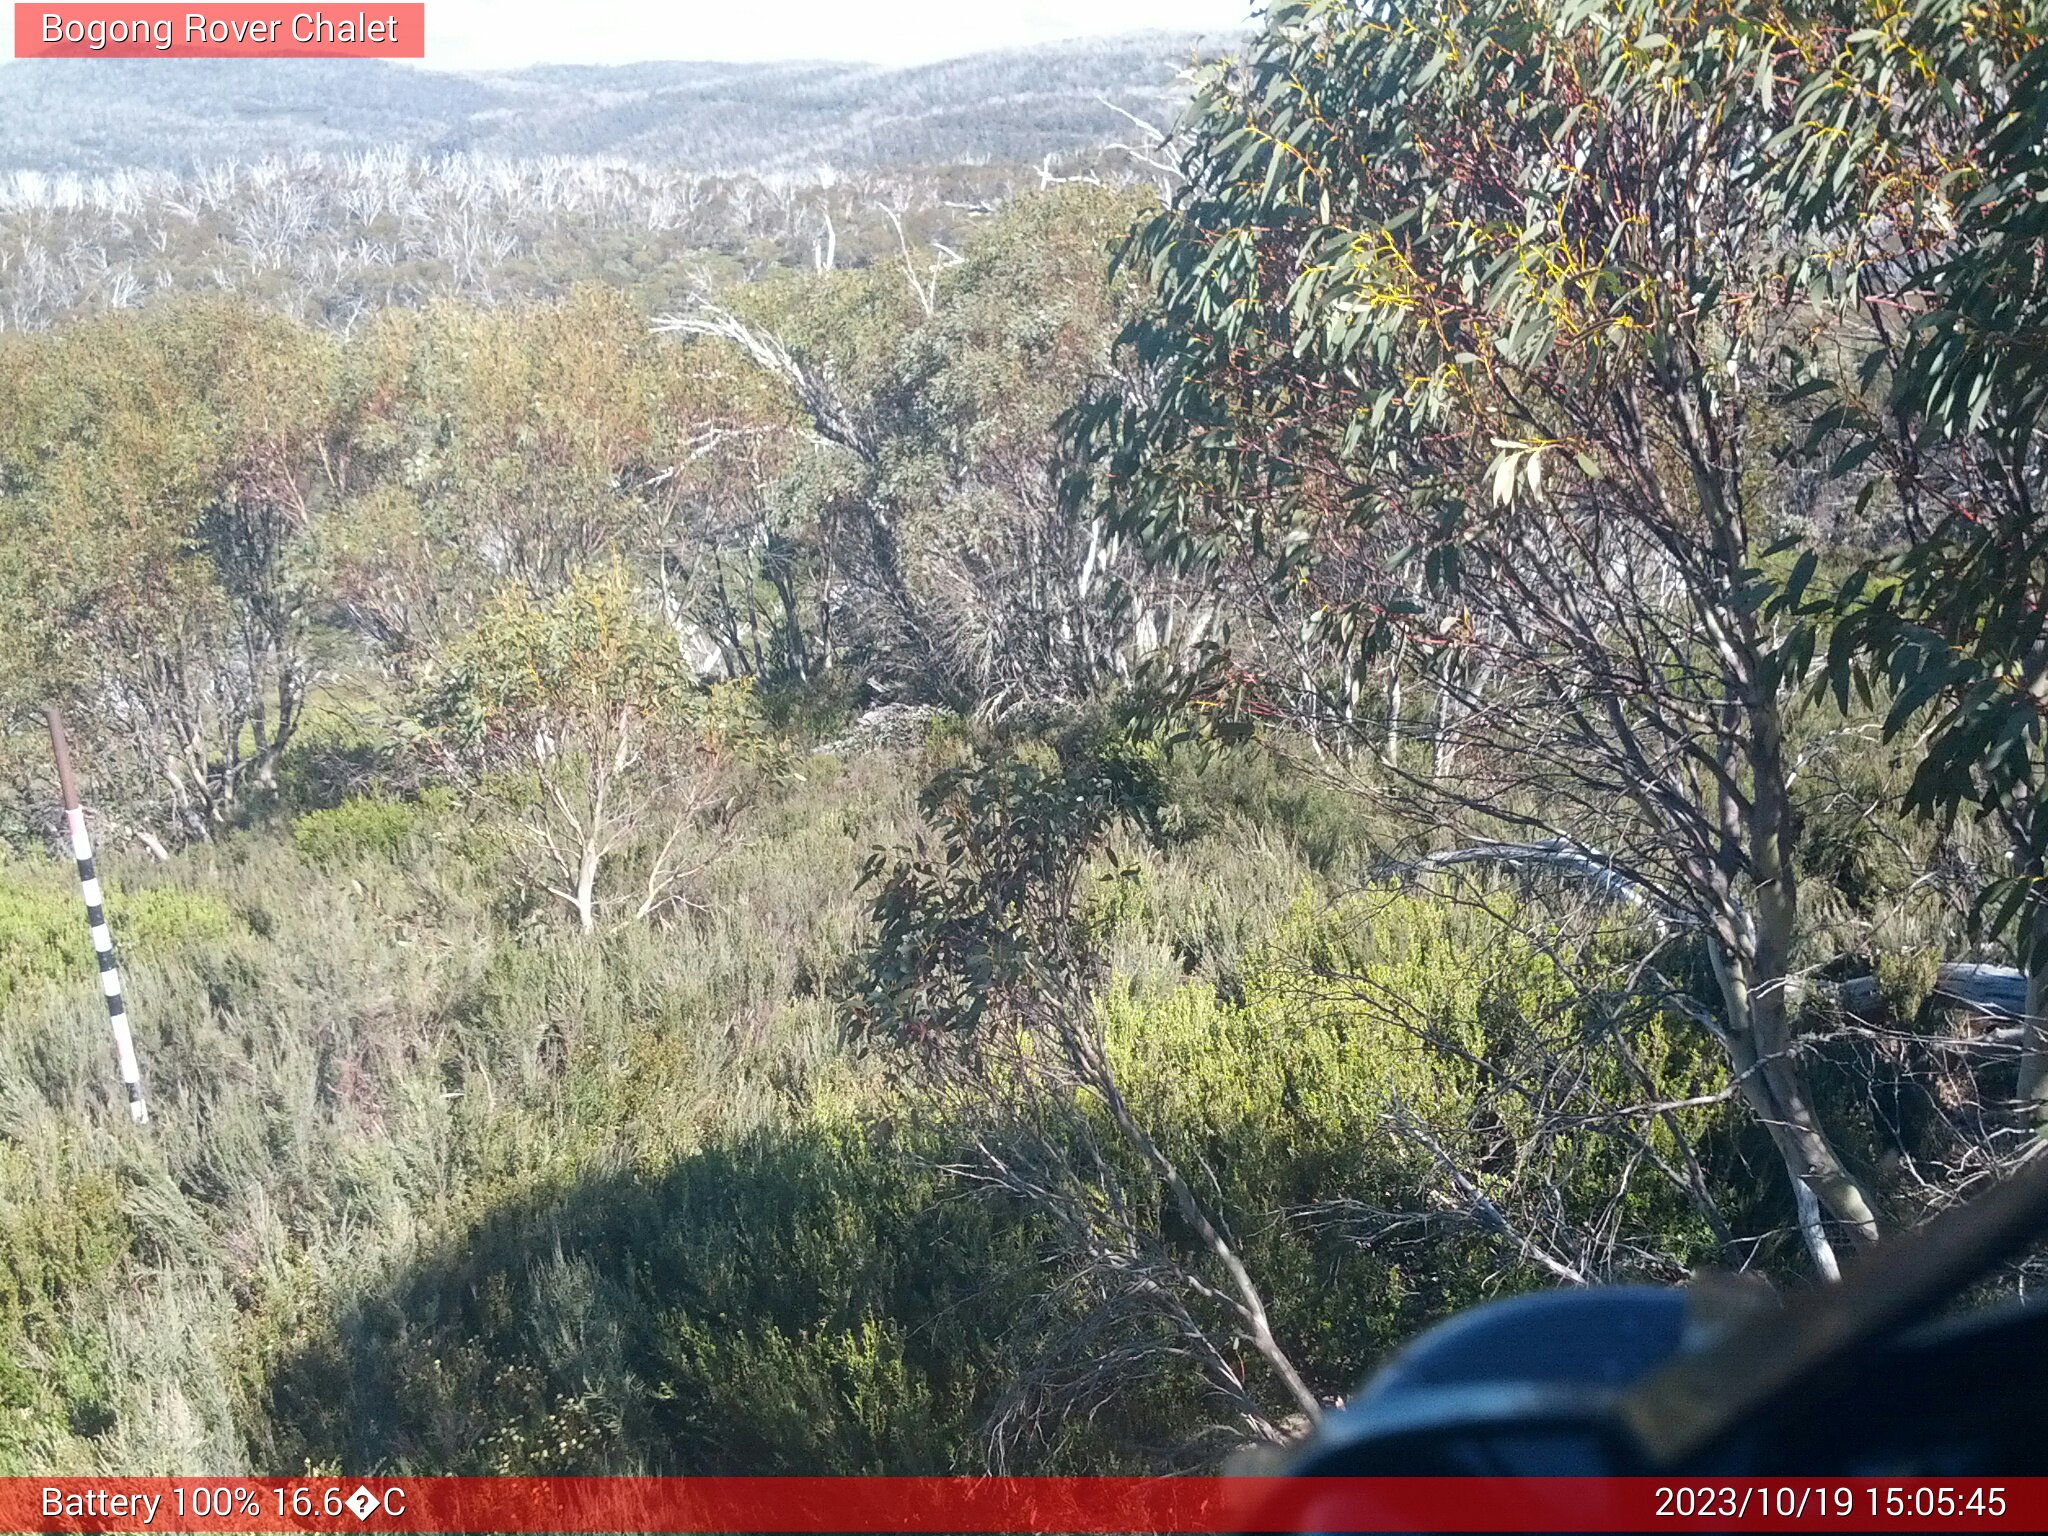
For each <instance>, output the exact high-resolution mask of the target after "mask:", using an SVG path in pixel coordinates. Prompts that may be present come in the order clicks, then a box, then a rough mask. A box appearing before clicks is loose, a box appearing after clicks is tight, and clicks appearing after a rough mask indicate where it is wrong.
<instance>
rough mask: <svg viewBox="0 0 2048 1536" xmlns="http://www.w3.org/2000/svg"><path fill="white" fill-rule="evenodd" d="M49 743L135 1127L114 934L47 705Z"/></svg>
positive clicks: (138, 1070)
mask: <svg viewBox="0 0 2048 1536" xmlns="http://www.w3.org/2000/svg"><path fill="white" fill-rule="evenodd" d="M49 714H50V745H51V747H52V748H54V749H55V751H56V754H57V787H58V789H59V790H61V791H62V793H63V796H64V825H65V828H66V829H67V830H68V831H69V832H70V834H71V854H72V857H73V858H75V859H77V860H78V887H79V892H80V894H81V895H83V896H84V897H85V920H86V922H87V923H88V924H89V925H91V928H92V948H93V953H94V955H95V956H97V957H98V959H99V964H100V991H101V993H103V994H104V995H105V997H106V999H107V1022H108V1023H109V1024H110V1025H112V1026H113V1030H114V1055H115V1056H116V1057H117V1058H118V1059H119V1061H120V1064H121V1081H122V1083H123V1084H124V1085H125V1086H126V1087H127V1089H128V1114H129V1116H130V1117H131V1118H132V1119H133V1120H134V1121H135V1123H136V1124H137V1125H146V1124H148V1123H149V1105H148V1104H147V1103H146V1102H144V1100H143V1097H142V1065H141V1063H140V1062H138V1061H137V1060H136V1059H135V1037H134V1035H133V1034H132V1033H130V1031H129V1028H128V1009H127V1005H126V1004H125V1003H124V1002H123V1001H122V999H121V973H120V971H118V970H117V969H115V966H114V936H113V934H112V933H111V932H109V931H108V929H107V912H106V906H105V903H104V899H103V898H102V896H101V893H100V879H99V875H98V873H97V871H95V870H94V868H93V862H92V835H91V834H90V833H88V832H87V831H86V829H85V808H84V807H83V806H81V805H80V804H79V803H78V780H77V779H76V778H74V777H73V776H72V773H71V747H70V744H69V743H68V742H66V740H65V739H64V713H63V711H62V710H60V709H58V708H57V707H56V706H55V705H52V706H51V707H50V711H49Z"/></svg>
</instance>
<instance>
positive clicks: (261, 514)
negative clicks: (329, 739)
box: [0, 302, 354, 839]
mask: <svg viewBox="0 0 2048 1536" xmlns="http://www.w3.org/2000/svg"><path fill="white" fill-rule="evenodd" d="M0 388H4V389H5V392H6V394H7V396H8V399H9V402H10V407H11V408H10V410H9V411H8V412H7V413H6V421H5V425H4V427H0V487H4V490H5V496H4V513H0V515H4V517H5V520H6V528H5V537H4V538H0V624H4V627H5V629H6V632H7V634H8V636H9V645H10V648H11V649H12V652H13V666H12V667H11V668H10V671H11V674H12V675H11V678H10V684H11V687H12V690H13V691H14V692H16V693H17V694H25V695H27V696H28V698H27V700H25V702H39V703H40V702H48V701H50V700H53V699H56V700H62V701H63V702H64V703H65V704H66V705H67V707H68V709H69V712H70V713H71V715H72V716H73V718H74V720H75V721H76V722H77V723H78V725H79V727H80V729H81V732H82V734H83V735H84V737H85V738H86V740H87V742H88V744H89V745H90V744H91V743H94V742H98V743H101V744H104V745H105V746H107V747H108V748H110V749H111V752H110V755H109V757H108V758H107V759H105V760H104V761H103V762H102V763H101V764H100V765H99V767H100V772H99V774H98V778H99V782H100V784H101V785H102V786H103V787H105V788H110V789H111V788H114V787H115V786H116V785H118V786H119V788H118V790H117V791H116V793H115V794H113V795H111V796H110V797H109V798H110V799H111V800H114V801H117V802H124V804H123V807H122V808H123V809H124V810H125V811H127V812H128V813H130V815H131V817H133V818H135V819H136V820H135V824H136V826H137V829H138V830H143V831H146V830H147V823H148V821H149V820H151V819H153V818H154V817H155V816H157V815H160V814H167V815H168V816H169V818H170V821H171V825H172V827H173V828H174V830H175V835H178V836H187V837H193V838H199V839H204V838H207V837H210V836H211V835H212V833H213V831H214V830H215V829H216V828H218V827H219V826H220V825H221V824H222V823H224V822H225V821H227V820H228V818H229V817H230V816H231V815H232V814H233V813H234V811H235V809H236V807H237V806H238V805H239V804H240V803H241V802H242V801H243V800H244V799H245V798H246V797H247V794H248V792H249V791H250V790H252V789H254V790H259V791H260V790H265V789H268V788H270V787H272V786H273V785H274V783H275V779H276V774H277V769H278V765H279V762H280V760H281V758H282V756H283V754H284V752H285V749H286V748H287V747H288V746H289V745H290V743H291V741H292V738H293V736H294V734H295V733H296V732H297V730H298V727H299V724H300V722H301V720H302V719H303V717H304V712H305V707H306V700H307V694H308V690H309V689H310V687H311V686H312V683H313V681H314V675H315V667H314V661H313V656H312V651H311V648H310V637H311V630H312V624H313V617H314V609H315V606H316V604H317V601H318V598H319V572H318V543H319V538H320V533H321V529H322V527H323V525H324V523H325V521H326V519H327V517H328V516H329V515H330V514H331V512H332V510H333V508H334V507H335V506H337V505H338V504H339V503H340V502H341V501H343V500H344V499H345V498H346V497H347V495H349V494H350V492H351V490H352V484H351V480H350V475H349V466H348V460H347V456H346V454H345V453H342V452H340V451H339V449H340V445H341V444H342V443H343V442H344V441H345V439H346V437H347V435H348V422H349V420H350V417H351V413H352V411H353V409H354V406H353V405H352V403H351V401H350V400H349V398H348V396H347V394H346V392H345V391H343V390H342V389H340V388H339V387H338V383H337V372H336V365H335V356H334V349H333V347H332V345H331V343H330V342H329V341H328V340H327V339H326V338H324V337H321V336H320V335H318V334H317V333H315V332H312V331H309V330H307V329H305V328H303V327H300V326H298V325H295V324H293V323H291V322H289V321H287V320H284V319H281V318H279V317H275V316H264V315H261V314H258V313H255V312H252V311H250V310H247V309H245V308H243V307H241V306H237V305H231V304H227V303H220V302H213V303H197V304H194V303H184V304H173V305H169V306H165V307H162V308H159V309H154V310H151V311H147V312H145V313H142V314H137V315H122V316H114V317H109V318H106V319H103V320H96V321H89V322H82V323H80V324H78V325H77V326H74V327H71V328H69V329H67V330H64V331H61V332H57V333H53V334H51V335H48V336H39V337H22V338H15V339H13V340H11V341H9V342H8V343H7V345H6V347H5V348H4V350H0Z"/></svg>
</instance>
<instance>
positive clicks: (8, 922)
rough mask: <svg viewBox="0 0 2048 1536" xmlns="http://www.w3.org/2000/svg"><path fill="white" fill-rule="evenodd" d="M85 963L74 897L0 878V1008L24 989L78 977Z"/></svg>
mask: <svg viewBox="0 0 2048 1536" xmlns="http://www.w3.org/2000/svg"><path fill="white" fill-rule="evenodd" d="M91 963H92V945H91V942H90V941H89V940H88V939H87V937H86V931H85V913H84V910H83V909H82V908H81V907H80V906H79V904H78V896H77V894H76V893H75V892H73V893H66V892H63V891H61V890H54V889H51V888H50V887H48V886H46V885H44V884H42V883H40V882H38V883H30V882H29V881H26V880H23V879H20V878H18V877H16V876H14V875H12V874H9V875H6V876H0V1003H4V1002H6V1001H7V999H8V998H9V997H11V996H12V995H13V994H14V992H15V991H16V990H17V989H19V988H21V987H22V986H23V985H24V984H33V983H38V982H45V981H59V980H63V979H65V978H67V977H71V976H78V975H82V974H84V968H85V967H87V966H89V965H91Z"/></svg>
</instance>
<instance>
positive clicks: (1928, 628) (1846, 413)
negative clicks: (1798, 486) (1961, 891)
mask: <svg viewBox="0 0 2048 1536" xmlns="http://www.w3.org/2000/svg"><path fill="white" fill-rule="evenodd" d="M1807 94H1808V98H1809V100H1810V101H1811V103H1812V106H1813V109H1814V110H1815V112H1816V113H1817V114H1819V113H1825V114H1826V115H1827V116H1829V117H1830V118H1831V119H1833V120H1836V121H1839V122H1841V123H1842V124H1843V126H1844V128H1845V129H1846V130H1847V131H1844V132H1842V133H1839V134H1837V135H1833V136H1831V137H1829V138H1828V139H1826V140H1824V141H1820V142H1817V143H1816V144H1815V145H1814V146H1813V147H1812V148H1811V149H1810V150H1809V151H1808V152H1807V154H1806V155H1805V156H1804V160H1805V164H1804V165H1802V166H1800V167H1796V168H1790V169H1792V171H1793V174H1794V175H1797V176H1799V178H1800V179H1801V180H1802V181H1803V182H1804V184H1805V185H1806V186H1807V187H1809V188H1813V189H1818V190H1814V191H1810V192H1809V193H1808V194H1807V204H1806V208H1805V210H1804V211H1805V213H1806V216H1807V218H1808V220H1809V222H1810V224H1811V226H1812V227H1813V228H1816V229H1819V230H1824V231H1826V232H1827V233H1828V235H1829V236H1830V238H1831V242H1832V243H1833V244H1834V245H1836V246H1837V248H1845V249H1853V248H1855V247H1856V245H1857V242H1855V241H1854V240H1853V239H1845V238H1844V232H1845V230H1846V229H1848V228H1852V227H1853V226H1855V225H1856V223H1857V222H1858V221H1859V219H1863V220H1867V219H1868V218H1869V214H1868V213H1867V212H1866V211H1865V210H1867V209H1868V208H1869V207H1870V206H1871V205H1872V204H1874V203H1876V202H1877V201H1878V199H1877V198H1875V197H1872V196H1869V195H1868V194H1867V193H1866V194H1865V195H1863V196H1859V195H1858V193H1859V192H1864V191H1865V189H1874V190H1876V191H1879V192H1881V193H1882V206H1883V208H1884V216H1883V218H1882V221H1881V228H1880V229H1879V231H1878V238H1876V239H1874V240H1867V241H1864V242H1862V243H1861V244H1862V250H1863V254H1864V257H1865V259H1864V261H1863V262H1862V264H1861V266H1860V268H1859V271H1858V278H1859V284H1860V290H1861V296H1862V299H1863V305H1862V313H1863V318H1864V324H1863V325H1862V326H1861V327H1860V329H1859V332H1858V334H1857V338H1856V340H1857V343H1858V345H1857V346H1856V347H1855V348H1854V349H1853V350H1852V351H1851V352H1850V353H1849V357H1848V361H1850V362H1853V363H1855V364H1856V365H1857V366H1856V368H1855V369H1854V370H1853V371H1851V370H1850V369H1848V368H1843V369H1840V370H1838V371H1837V373H1836V374H1834V375H1829V374H1818V375H1817V376H1816V377H1815V379H1814V380H1813V381H1812V383H1811V385H1810V388H1811V390H1812V398H1813V399H1814V400H1815V402H1816V407H1817V408H1816V410H1815V412H1814V438H1815V440H1816V441H1817V442H1826V443H1827V444H1828V445H1829V447H1830V450H1831V451H1833V452H1835V454H1836V457H1835V460H1834V468H1835V470H1836V472H1837V473H1838V474H1839V475H1840V476H1842V477H1843V478H1844V479H1845V480H1847V481H1849V482H1850V483H1852V484H1855V483H1859V482H1860V485H1859V489H1858V492H1857V495H1858V500H1859V502H1863V503H1869V504H1872V505H1874V506H1875V507H1876V508H1877V515H1878V516H1879V517H1880V518H1881V520H1882V526H1881V527H1880V530H1879V533H1880V539H1881V542H1882V544H1883V546H1884V547H1883V548H1882V549H1881V551H1880V554H1879V556H1878V557H1877V558H1876V559H1874V560H1872V561H1870V562H1868V563H1867V564H1865V565H1864V566H1863V567H1862V568H1861V569H1859V570H1858V571H1856V572H1855V573H1854V574H1852V575H1851V576H1850V577H1849V579H1848V580H1847V582H1845V583H1844V585H1843V586H1842V588H1841V590H1840V591H1839V592H1838V593H1837V594H1835V599H1834V602H1833V603H1832V604H1831V605H1825V606H1827V607H1828V608H1830V609H1831V610H1832V613H1833V615H1834V616H1835V617H1836V618H1837V619H1838V622H1836V623H1835V625H1834V629H1833V633H1832V636H1831V640H1830V660H1831V662H1832V666H1831V669H1830V670H1831V680H1832V682H1833V684H1834V686H1835V688H1836V689H1837V690H1838V693H1839V696H1840V699H1841V702H1842V703H1843V704H1844V705H1845V706H1846V705H1847V703H1848V702H1849V699H1850V694H1851V687H1852V684H1860V686H1861V687H1862V689H1863V690H1864V692H1865V694H1866V696H1868V695H1871V694H1872V693H1873V692H1874V690H1875V688H1876V687H1878V686H1880V685H1881V686H1883V688H1884V689H1885V690H1886V700H1887V702H1888V704H1889V714H1888V716H1887V718H1886V730H1887V733H1888V734H1891V735H1895V736H1897V735H1903V734H1907V733H1911V734H1913V735H1915V736H1916V737H1917V738H1918V741H1919V744H1920V755H1919V759H1918V765H1917V771H1916V773H1915V775H1914V778H1913V782H1912V785H1911V789H1910V791H1909V795H1908V799H1909V803H1911V804H1912V805H1913V806H1915V807H1917V808H1918V809H1920V810H1921V811H1923V812H1926V813H1929V814H1931V815H1936V816H1953V815H1954V814H1956V813H1957V812H1958V811H1960V810H1961V809H1963V808H1965V807H1975V808H1976V809H1977V811H1978V812H1979V813H1980V814H1982V815H1983V816H1984V817H1986V818H1987V819H1988V820H1990V821H1991V822H1992V823H1993V824H1994V825H1996V826H1997V827H1998V828H1999V830H2000V831H2001V833H2002V834H2003V837H2004V840H2005V842H2006V845H2007V847H2008V849H2009V851H2010V861H2011V862H2010V867H2009V869H2008V871H2007V873H2006V875H2005V876H2004V877H2003V878H2000V879H1997V880H1994V881H1993V882H1991V884H1990V885H1989V887H1988V888H1987V889H1986V890H1985V891H1984V893H1983V899H1982V900H1981V901H1980V903H1979V908H1978V915H1979V916H1980V917H1982V918H1984V919H1985V920H1986V921H1985V924H1984V926H1985V928H1986V930H1987V931H1988V932H1989V933H1990V934H1992V935H1995V936H2002V937H2004V938H2005V939H2006V940H2007V941H2008V942H2009V943H2010V944H2011V946H2012V948H2013V949H2014V951H2015V952H2016V953H2017V954H2018V955H2019V957H2020V959H2021V962H2022V964H2023V965H2024V967H2025V969H2026V973H2027V993H2026V1003H2025V1014H2026V1019H2025V1025H2024V1029H2023V1037H2024V1044H2023V1050H2022V1053H2021V1060H2020V1065H2019V1073H2018V1081H2017V1085H2016V1087H2017V1093H2018V1097H2019V1098H2020V1099H2021V1100H2022V1101H2023V1102H2025V1103H2026V1104H2027V1105H2028V1106H2029V1107H2030V1108H2031V1110H2032V1112H2033V1113H2034V1114H2035V1115H2036V1116H2038V1115H2040V1114H2041V1113H2043V1112H2044V1111H2048V1030H2044V1017H2048V727H2044V719H2043V716H2044V713H2048V631H2044V624H2048V610H2044V603H2048V517H2044V502H2048V260H2044V254H2043V253H2044V251H2048V8H2044V7H2043V6H2041V5H2040V4H2039V3H2038V0H2019V3H1998V4H1989V5H1985V4H1974V5H1971V4H1962V3H1959V0H1921V3H1919V4H1916V5H1913V6H1909V7H1905V8H1903V9H1901V10H1899V11H1897V12H1895V13H1892V14H1891V15H1889V16H1888V17H1887V18H1886V19H1885V21H1884V23H1883V24H1882V25H1881V26H1877V27H1873V28H1870V29H1867V30H1866V31H1864V32H1863V33H1860V34H1859V35H1858V36H1857V37H1856V38H1855V39H1854V40H1853V43H1852V45H1851V46H1850V47H1848V48H1847V49H1845V50H1844V51H1843V53H1842V55H1841V56H1840V57H1839V58H1838V59H1837V60H1836V61H1835V62H1834V66H1833V67H1832V68H1831V69H1829V70H1827V71H1824V72H1822V73H1820V74H1818V75H1817V76H1816V77H1815V78H1814V80H1813V81H1812V82H1811V83H1810V85H1809V87H1808V92H1807ZM1810 606H1812V607H1814V608H1821V607H1822V606H1823V605H1819V604H1815V605H1810Z"/></svg>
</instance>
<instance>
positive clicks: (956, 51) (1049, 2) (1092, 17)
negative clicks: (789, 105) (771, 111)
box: [373, 0, 1252, 69]
mask: <svg viewBox="0 0 2048 1536" xmlns="http://www.w3.org/2000/svg"><path fill="white" fill-rule="evenodd" d="M1251 4H1252V0H427V58H426V63H427V64H428V66H429V67H432V68H439V69H516V68H519V67H521V66H523V65H527V64H629V63H634V62H637V61H642V60H648V59H717V60H727V61H757V60H768V59H850V60H866V61H871V62H874V63H877V64H921V63H928V62H930V61H931V60H933V59H945V58H953V57H956V56H958V55H960V54H965V53H980V52H983V51H984V50H987V49H991V48H1015V47H1021V46H1023V45H1025V44H1029V43H1043V42H1053V41H1056V40H1058V39H1061V38H1069V37H1111V36H1115V35H1116V34H1117V33H1120V32H1142V31H1146V30H1149V29H1152V28H1171V29H1173V30H1176V31H1193V32H1224V31H1235V30H1237V29H1240V28H1242V27H1244V26H1246V25H1247V24H1248V21H1249V18H1250V14H1251ZM373 9H374V7H373Z"/></svg>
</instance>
